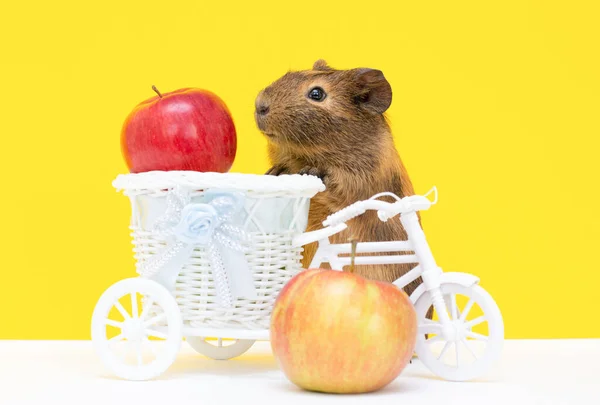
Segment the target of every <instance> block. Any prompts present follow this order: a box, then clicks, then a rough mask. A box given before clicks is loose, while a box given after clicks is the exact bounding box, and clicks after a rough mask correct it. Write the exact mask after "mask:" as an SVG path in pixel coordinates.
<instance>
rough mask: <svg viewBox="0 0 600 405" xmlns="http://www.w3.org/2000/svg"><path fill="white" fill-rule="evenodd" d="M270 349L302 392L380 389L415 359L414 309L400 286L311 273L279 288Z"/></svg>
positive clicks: (353, 276) (350, 275)
mask: <svg viewBox="0 0 600 405" xmlns="http://www.w3.org/2000/svg"><path fill="white" fill-rule="evenodd" d="M270 333H271V339H270V340H271V347H272V350H273V353H274V356H275V358H276V359H277V362H278V364H279V366H280V368H281V369H282V371H283V372H284V374H285V375H286V377H287V378H288V379H289V380H290V381H291V382H293V383H294V384H296V385H297V386H299V387H301V388H303V389H306V390H310V391H320V392H328V393H340V394H342V393H363V392H371V391H376V390H379V389H381V388H383V387H385V386H386V385H388V384H389V383H390V382H392V381H393V380H395V379H396V378H397V377H398V376H399V375H400V373H401V372H402V370H403V369H404V368H405V367H406V365H407V364H408V362H409V361H410V359H411V357H412V355H413V351H414V348H415V343H416V336H417V317H416V312H415V309H414V307H413V305H412V303H411V301H410V299H409V298H408V296H407V295H406V293H405V292H404V291H403V290H401V289H400V288H398V287H396V286H395V285H393V284H390V283H384V282H379V281H374V280H368V279H366V278H364V277H361V276H359V275H356V274H354V273H351V272H342V271H335V270H324V269H309V270H305V271H303V272H302V273H300V274H298V275H297V276H295V277H294V278H292V279H291V280H290V281H289V282H288V283H287V284H286V285H285V286H284V287H283V288H282V290H281V292H280V294H279V296H278V298H277V300H276V301H275V305H274V308H273V313H272V316H271V332H270Z"/></svg>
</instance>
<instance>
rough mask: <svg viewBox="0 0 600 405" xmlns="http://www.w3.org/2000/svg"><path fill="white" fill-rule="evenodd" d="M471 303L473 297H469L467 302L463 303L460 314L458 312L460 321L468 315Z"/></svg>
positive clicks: (473, 302) (472, 302)
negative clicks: (463, 306)
mask: <svg viewBox="0 0 600 405" xmlns="http://www.w3.org/2000/svg"><path fill="white" fill-rule="evenodd" d="M473 304H475V301H474V300H473V298H470V299H469V302H467V305H465V308H464V309H463V311H462V314H460V320H461V321H463V322H464V321H465V319H467V315H469V311H470V310H471V308H473Z"/></svg>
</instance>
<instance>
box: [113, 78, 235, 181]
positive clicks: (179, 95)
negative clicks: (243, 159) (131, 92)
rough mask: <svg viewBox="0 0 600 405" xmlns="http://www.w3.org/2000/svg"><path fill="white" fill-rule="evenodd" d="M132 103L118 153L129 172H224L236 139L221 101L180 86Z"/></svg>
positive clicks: (206, 92)
mask: <svg viewBox="0 0 600 405" xmlns="http://www.w3.org/2000/svg"><path fill="white" fill-rule="evenodd" d="M152 88H153V89H154V91H155V92H156V93H157V96H155V97H152V98H150V99H148V100H146V101H143V102H142V103H140V104H138V105H137V106H136V107H135V108H134V109H133V111H132V112H131V113H130V114H129V116H128V117H127V119H126V120H125V123H124V124H123V128H122V131H121V151H122V153H123V156H124V158H125V162H126V163H127V167H128V168H129V170H130V171H131V172H132V173H139V172H147V171H152V170H165V171H166V170H193V171H199V172H221V173H224V172H227V171H229V169H230V168H231V166H232V164H233V160H234V159H235V154H236V147H237V138H236V131H235V126H234V123H233V119H232V117H231V114H230V112H229V110H228V108H227V106H226V105H225V103H224V102H223V101H222V100H221V99H220V98H219V97H218V96H217V95H216V94H214V93H212V92H210V91H208V90H202V89H194V88H185V89H180V90H176V91H173V92H170V93H164V94H161V93H160V92H159V91H158V90H157V89H156V87H154V86H153V87H152Z"/></svg>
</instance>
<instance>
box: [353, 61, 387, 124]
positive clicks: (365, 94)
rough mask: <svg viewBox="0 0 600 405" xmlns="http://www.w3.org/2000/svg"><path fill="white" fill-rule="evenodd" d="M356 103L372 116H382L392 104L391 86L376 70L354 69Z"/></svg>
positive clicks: (379, 71)
mask: <svg viewBox="0 0 600 405" xmlns="http://www.w3.org/2000/svg"><path fill="white" fill-rule="evenodd" d="M355 72H356V82H357V83H358V94H357V95H356V97H355V100H356V102H357V103H358V104H359V105H361V106H362V107H364V108H365V109H367V110H368V111H370V112H372V113H374V114H383V113H384V112H386V111H387V109H388V108H389V107H390V105H391V104H392V86H390V84H389V83H388V81H387V79H386V78H385V76H383V72H382V71H381V70H377V69H368V68H361V69H356V70H355Z"/></svg>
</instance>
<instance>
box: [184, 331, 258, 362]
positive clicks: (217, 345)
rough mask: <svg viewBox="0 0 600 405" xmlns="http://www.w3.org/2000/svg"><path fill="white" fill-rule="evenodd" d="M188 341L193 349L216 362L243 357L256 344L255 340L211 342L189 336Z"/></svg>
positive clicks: (220, 340) (215, 340) (219, 339)
mask: <svg viewBox="0 0 600 405" xmlns="http://www.w3.org/2000/svg"><path fill="white" fill-rule="evenodd" d="M186 340H187V342H188V343H189V345H190V346H191V347H192V349H194V350H195V351H197V352H198V353H200V354H203V355H205V356H206V357H210V358H211V359H214V360H229V359H232V358H234V357H238V356H241V355H242V354H244V353H245V352H246V351H248V350H249V349H250V347H252V345H253V344H254V340H245V339H231V340H230V339H222V338H217V339H213V340H211V339H208V338H205V337H200V336H188V337H186Z"/></svg>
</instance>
